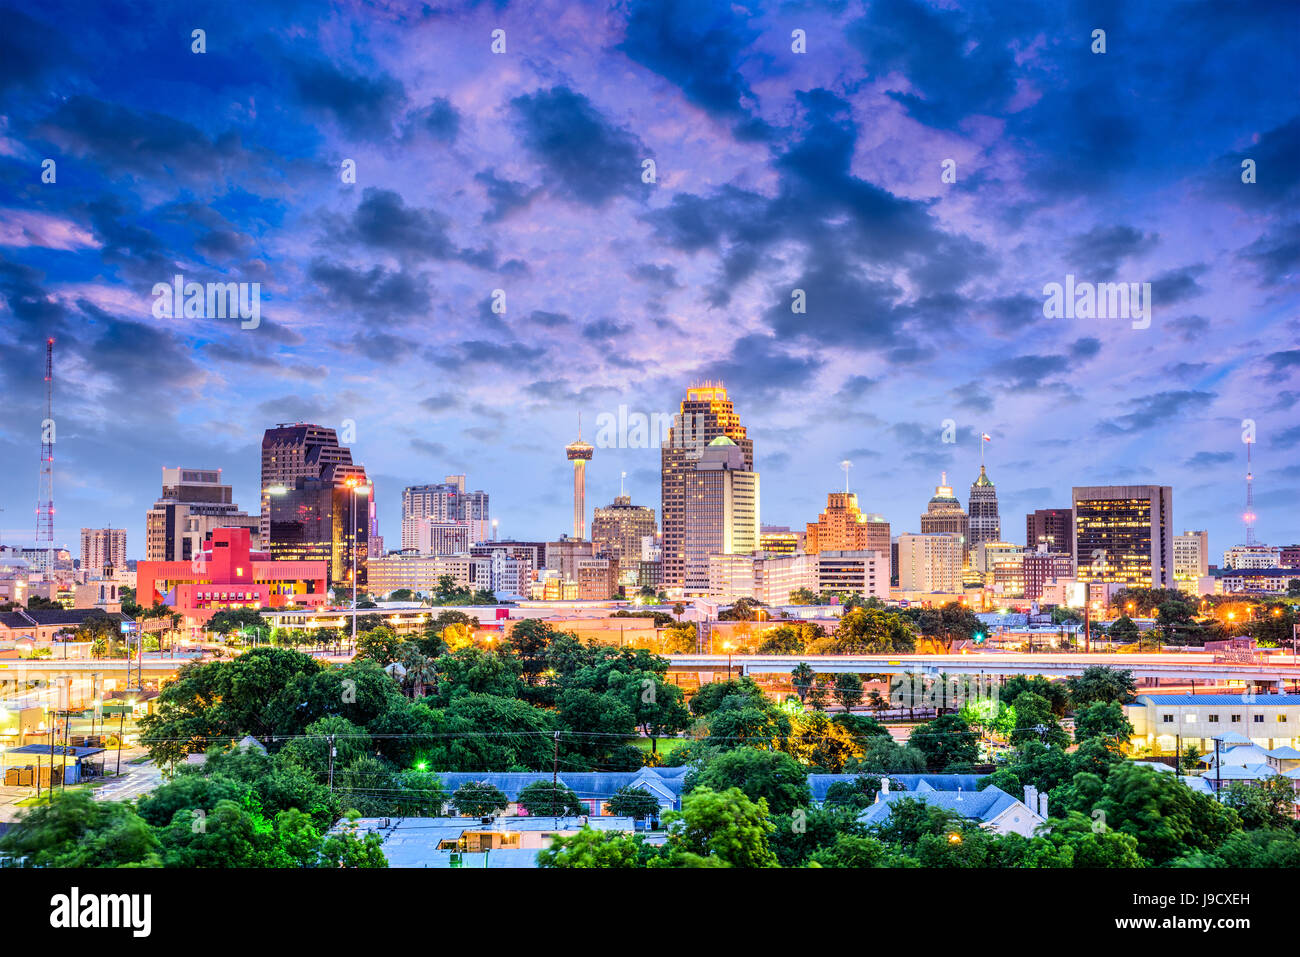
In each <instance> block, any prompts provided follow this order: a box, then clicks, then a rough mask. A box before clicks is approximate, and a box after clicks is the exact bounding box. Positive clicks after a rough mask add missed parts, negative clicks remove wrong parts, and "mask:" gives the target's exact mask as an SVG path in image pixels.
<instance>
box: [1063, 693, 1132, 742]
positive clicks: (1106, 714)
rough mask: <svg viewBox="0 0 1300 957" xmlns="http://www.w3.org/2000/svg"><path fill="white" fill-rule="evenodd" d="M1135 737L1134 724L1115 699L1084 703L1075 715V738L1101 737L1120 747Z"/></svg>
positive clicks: (1079, 740)
mask: <svg viewBox="0 0 1300 957" xmlns="http://www.w3.org/2000/svg"><path fill="white" fill-rule="evenodd" d="M1132 737H1133V725H1132V724H1130V723H1129V720H1128V718H1126V717H1124V709H1123V708H1122V707H1121V706H1120V705H1119V704H1118V703H1117V702H1114V701H1094V702H1093V703H1092V704H1088V705H1084V706H1083V707H1082V708H1080V709H1079V710H1078V712H1076V714H1075V716H1074V740H1075V741H1078V742H1080V743H1082V742H1084V741H1087V740H1088V739H1089V738H1101V739H1104V740H1106V741H1109V742H1112V743H1113V744H1115V746H1116V747H1119V746H1121V745H1123V744H1125V743H1127V742H1128V740H1129V739H1130V738H1132Z"/></svg>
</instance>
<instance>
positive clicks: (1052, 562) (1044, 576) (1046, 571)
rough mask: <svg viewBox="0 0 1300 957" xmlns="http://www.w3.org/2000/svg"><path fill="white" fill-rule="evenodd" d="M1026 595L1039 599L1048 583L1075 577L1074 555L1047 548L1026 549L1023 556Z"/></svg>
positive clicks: (1032, 598) (1035, 599)
mask: <svg viewBox="0 0 1300 957" xmlns="http://www.w3.org/2000/svg"><path fill="white" fill-rule="evenodd" d="M1020 564H1021V578H1022V581H1023V582H1024V585H1023V588H1024V597H1025V598H1026V599H1027V600H1028V601H1038V599H1039V598H1041V597H1042V596H1043V590H1044V589H1045V588H1046V587H1047V585H1048V584H1049V583H1050V582H1052V581H1055V580H1057V579H1062V578H1073V577H1074V556H1073V555H1062V554H1061V553H1059V552H1051V551H1047V550H1045V549H1044V550H1035V551H1026V552H1025V553H1024V555H1023V556H1021V562H1020Z"/></svg>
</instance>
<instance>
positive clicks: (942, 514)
mask: <svg viewBox="0 0 1300 957" xmlns="http://www.w3.org/2000/svg"><path fill="white" fill-rule="evenodd" d="M921 534H922V535H956V536H957V537H958V538H959V539H961V544H962V554H963V555H965V554H966V552H968V551H969V550H970V519H969V518H968V517H967V515H966V512H965V511H964V510H963V509H962V507H961V502H959V501H957V497H956V496H955V495H953V494H952V486H950V485H949V484H948V473H947V472H944V473H943V478H942V479H941V481H940V483H939V484H938V485H937V486H935V489H934V497H933V498H932V499H930V502H929V504H928V505H927V506H926V509H925V514H924V515H922V516H921ZM900 581H901V579H900Z"/></svg>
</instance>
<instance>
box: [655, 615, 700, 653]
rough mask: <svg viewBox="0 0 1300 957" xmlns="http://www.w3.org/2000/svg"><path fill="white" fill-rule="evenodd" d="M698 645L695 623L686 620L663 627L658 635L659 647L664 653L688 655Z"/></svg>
mask: <svg viewBox="0 0 1300 957" xmlns="http://www.w3.org/2000/svg"><path fill="white" fill-rule="evenodd" d="M698 646H699V638H698V637H697V635H696V631H695V623H694V622H687V623H686V624H684V625H677V626H674V627H672V628H665V629H664V630H663V632H662V633H660V635H659V647H660V648H661V649H662V650H663V653H664V654H666V655H689V654H691V653H693V652H694V651H695V649H696V648H697V647H698Z"/></svg>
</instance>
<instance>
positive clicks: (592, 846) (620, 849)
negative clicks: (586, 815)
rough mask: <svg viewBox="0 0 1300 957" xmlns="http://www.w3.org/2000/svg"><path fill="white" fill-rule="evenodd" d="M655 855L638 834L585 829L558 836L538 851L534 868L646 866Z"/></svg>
mask: <svg viewBox="0 0 1300 957" xmlns="http://www.w3.org/2000/svg"><path fill="white" fill-rule="evenodd" d="M655 853H656V852H655V850H654V849H652V848H651V847H650V846H649V845H647V844H646V843H645V839H644V838H642V837H641V835H640V834H635V835H633V834H623V833H620V832H618V831H597V830H595V829H594V828H592V827H584V828H583V829H582V830H580V831H578V832H577V833H576V834H569V835H557V836H556V838H555V840H554V841H552V842H551V845H550V847H546V848H543V849H542V850H540V851H538V852H537V866H538V867H566V868H567V867H607V868H613V867H619V868H626V867H645V866H646V859H647V858H649V857H653V856H654V855H655Z"/></svg>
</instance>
